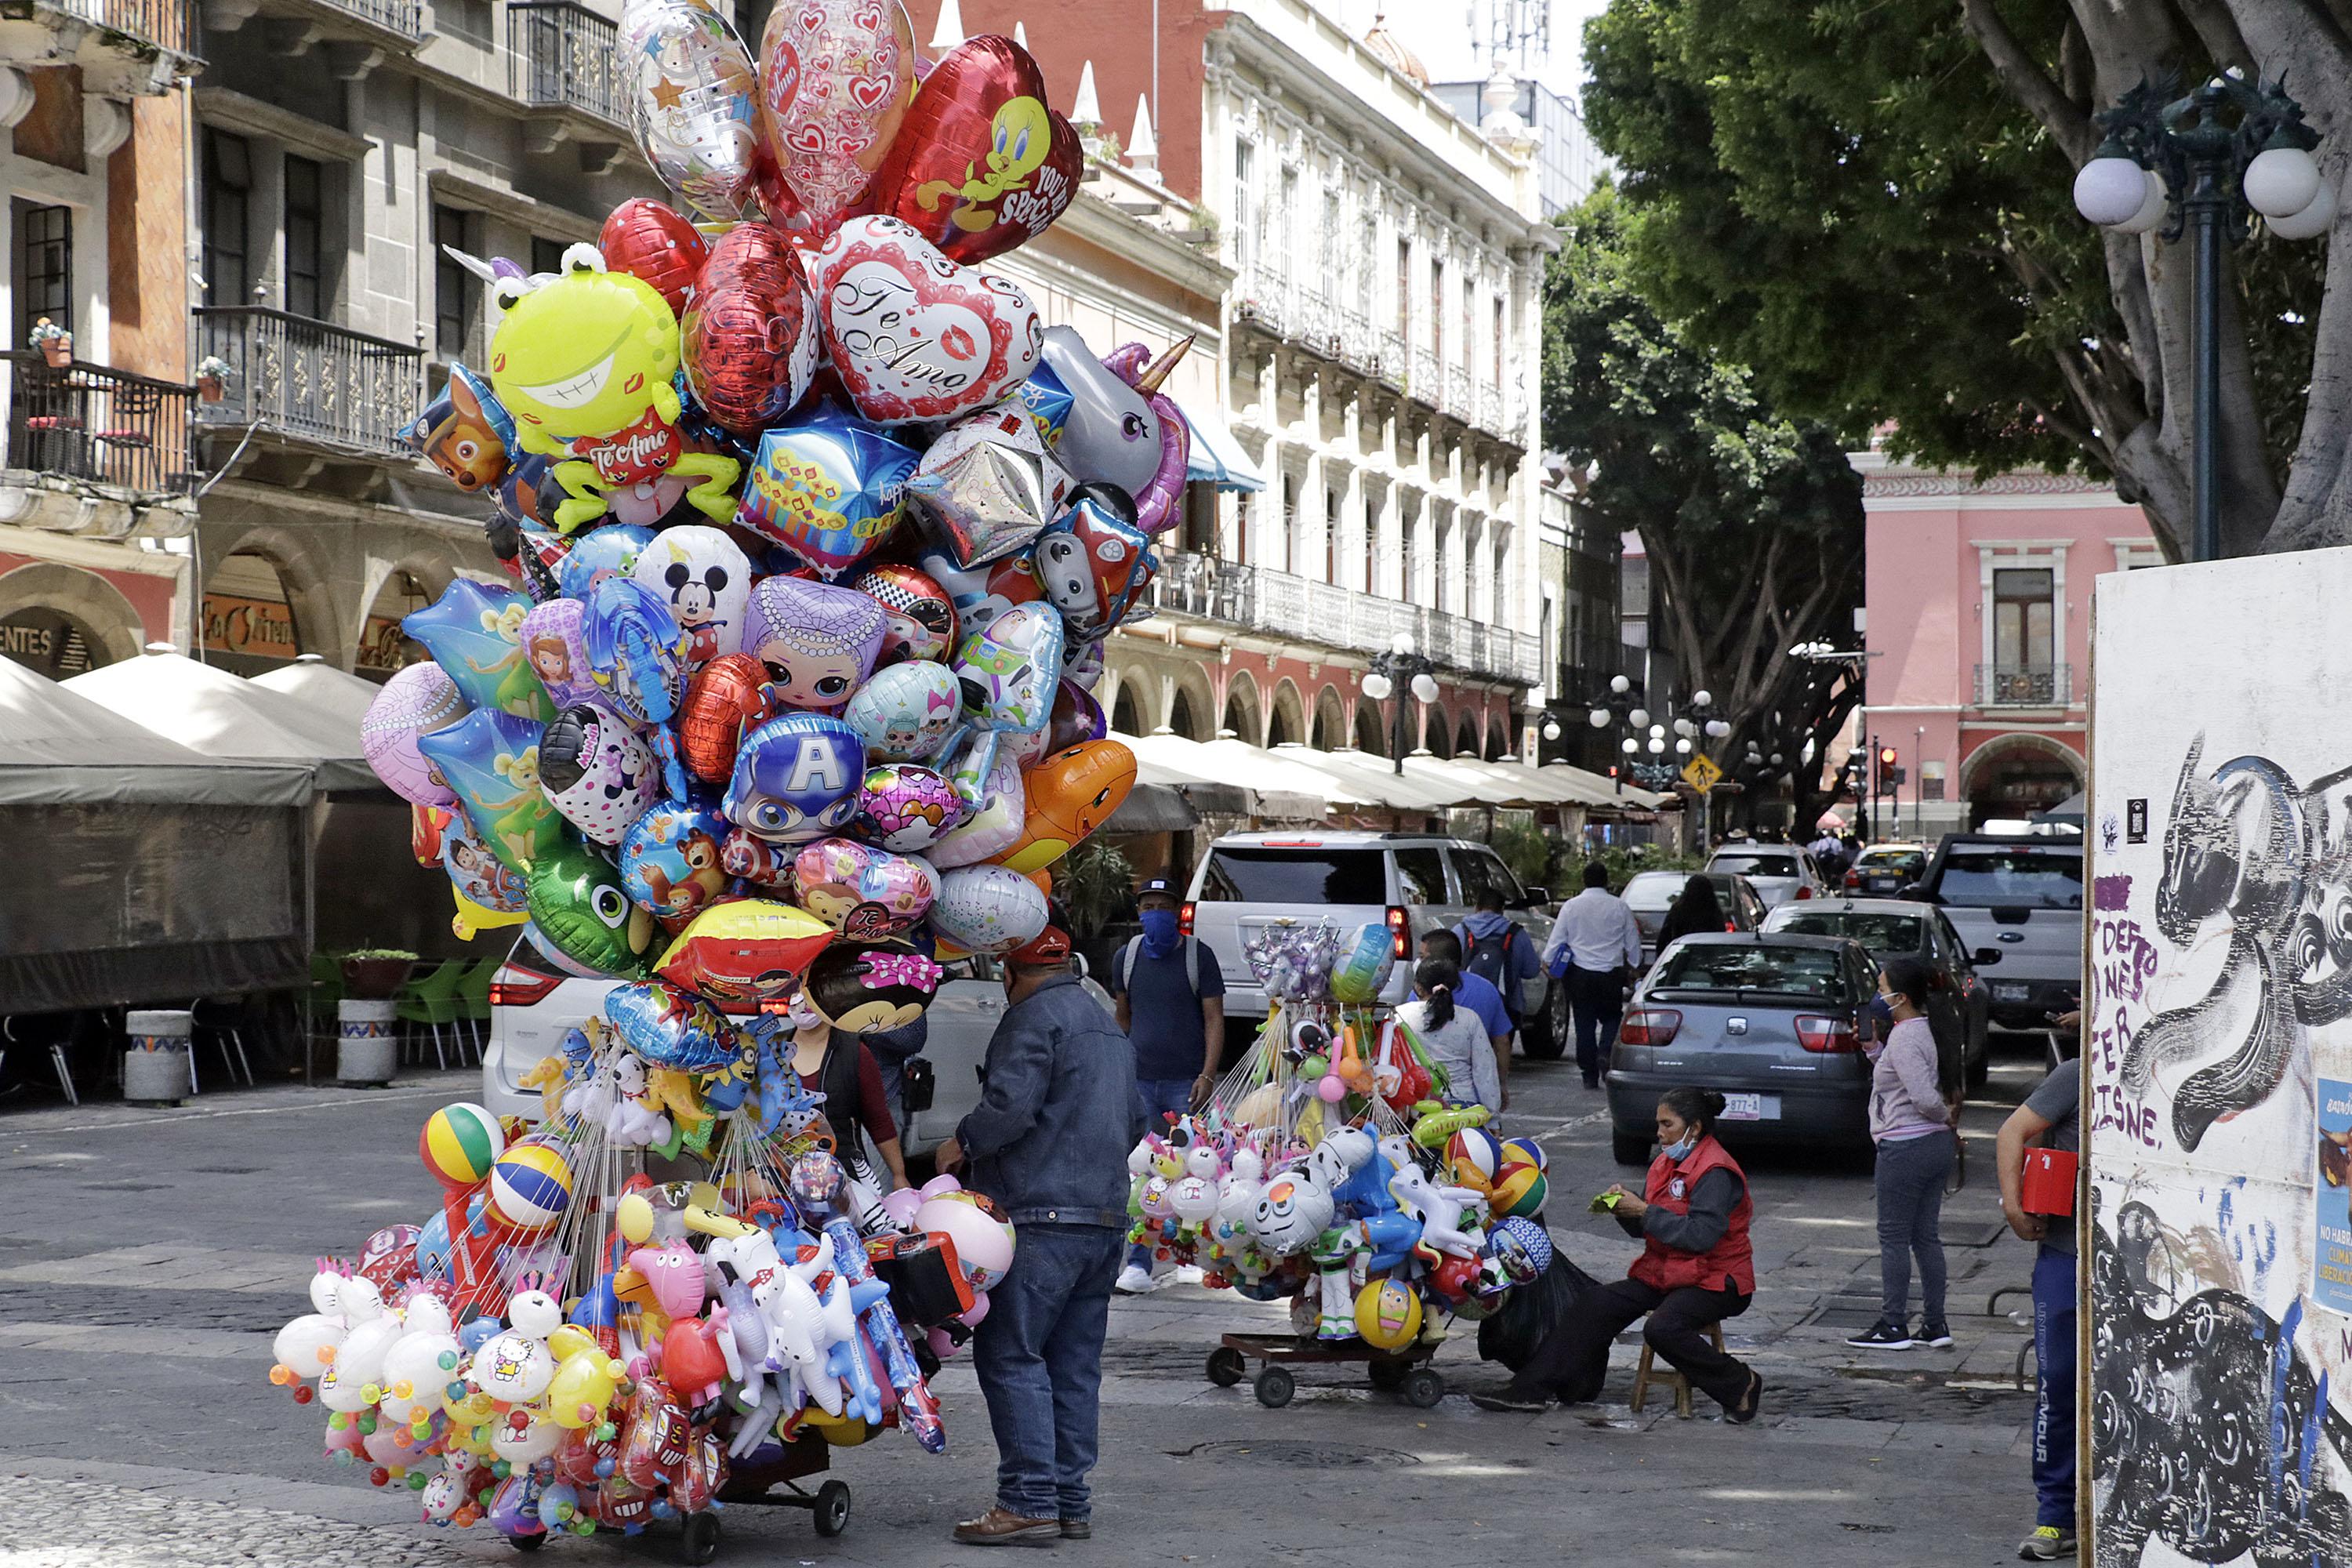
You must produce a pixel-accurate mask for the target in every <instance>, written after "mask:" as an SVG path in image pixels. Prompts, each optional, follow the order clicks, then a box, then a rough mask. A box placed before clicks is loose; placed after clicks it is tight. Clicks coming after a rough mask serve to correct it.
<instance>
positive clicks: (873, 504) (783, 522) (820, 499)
mask: <svg viewBox="0 0 2352 1568" xmlns="http://www.w3.org/2000/svg"><path fill="white" fill-rule="evenodd" d="M915 460H916V454H915V450H914V448H913V447H908V446H904V445H902V444H901V443H899V442H898V441H897V440H895V439H893V438H892V437H891V436H890V434H889V432H887V431H886V430H884V429H883V428H882V427H881V426H878V425H869V424H867V423H866V421H865V420H863V419H860V418H858V417H857V416H856V415H853V414H848V413H845V412H844V411H843V410H841V409H839V408H837V407H835V406H833V405H830V404H827V405H824V407H823V408H821V409H820V410H819V411H818V413H817V414H816V415H815V416H814V417H813V418H810V419H807V420H804V421H803V422H802V423H800V424H797V425H790V426H784V427H782V428H781V429H775V430H771V431H769V432H767V433H766V434H765V435H763V436H761V437H760V449H759V451H758V452H757V453H755V454H754V455H753V457H752V458H751V472H750V474H749V475H748V476H746V478H745V479H744V481H743V501H742V505H741V506H740V508H739V509H738V510H737V511H736V513H735V521H738V522H740V523H742V524H743V525H744V526H745V527H747V528H750V529H752V530H753V531H756V532H758V533H760V534H761V535H763V536H764V537H766V538H769V539H772V540H774V541H775V542H777V543H779V544H782V545H784V546H786V547H787V548H789V549H790V550H792V551H793V552H794V553H796V554H798V555H799V556H800V557H801V559H803V560H804V561H806V562H807V563H809V564H810V565H811V566H814V567H815V568H816V569H817V571H819V572H821V573H823V574H824V575H825V576H826V577H827V578H829V579H830V578H837V577H839V576H840V575H841V574H843V573H844V572H845V571H847V570H848V569H849V568H850V567H852V566H854V565H856V563H858V562H859V561H860V560H862V559H864V557H865V556H866V554H867V553H868V552H871V551H872V550H873V549H874V547H875V546H876V545H877V544H879V543H881V542H882V541H883V540H885V539H887V538H888V537H889V535H890V532H891V531H892V530H893V529H895V528H897V527H898V521H899V519H900V517H901V516H903V515H904V510H903V503H904V501H905V498H906V493H907V479H908V475H910V474H912V473H913V472H914V471H915Z"/></svg>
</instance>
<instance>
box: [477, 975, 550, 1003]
mask: <svg viewBox="0 0 2352 1568" xmlns="http://www.w3.org/2000/svg"><path fill="white" fill-rule="evenodd" d="M561 984H563V977H562V975H560V974H541V973H539V972H537V971H536V970H530V969H517V968H513V967H509V968H506V969H501V970H499V973H498V977H497V978H496V979H494V980H492V981H491V982H490V1005H491V1006H493V1007H536V1006H537V1005H539V1004H541V1002H544V1001H546V1000H547V999H548V998H549V997H550V996H552V995H554V994H555V988H556V987H557V986H559V985H561Z"/></svg>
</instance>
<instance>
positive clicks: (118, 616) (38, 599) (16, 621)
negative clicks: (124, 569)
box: [0, 561, 146, 680]
mask: <svg viewBox="0 0 2352 1568" xmlns="http://www.w3.org/2000/svg"><path fill="white" fill-rule="evenodd" d="M145 641H146V623H145V622H144V621H142V619H141V618H140V615H139V610H138V607H137V606H136V605H132V604H131V601H130V600H129V599H127V598H125V597H124V596H123V594H122V590H121V589H120V588H117V587H116V586H115V585H114V584H111V583H110V582H108V581H107V580H106V579H105V578H103V577H101V576H100V575H99V574H97V573H95V572H85V571H83V570H82V569H81V568H80V567H79V566H67V565H63V564H61V563H58V562H54V561H36V562H33V563H30V564H28V565H24V566H19V567H17V568H16V570H15V571H13V572H6V573H0V656H5V657H6V658H13V659H15V660H16V662H17V663H19V664H22V665H25V666H26V667H27V668H32V669H36V670H38V671H40V673H42V674H43V675H46V676H48V677H50V678H51V679H56V680H64V679H68V678H69V677H72V676H76V675H79V674H81V673H82V672H83V671H84V670H89V669H96V668H99V667H100V665H108V664H112V663H114V662H115V661H116V660H118V659H125V658H137V657H138V654H139V649H140V647H142V645H143V644H144V643H145Z"/></svg>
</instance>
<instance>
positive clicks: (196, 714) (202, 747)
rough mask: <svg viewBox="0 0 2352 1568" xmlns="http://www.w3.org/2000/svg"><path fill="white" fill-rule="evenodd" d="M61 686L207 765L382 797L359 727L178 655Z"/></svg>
mask: <svg viewBox="0 0 2352 1568" xmlns="http://www.w3.org/2000/svg"><path fill="white" fill-rule="evenodd" d="M64 685H65V689H67V690H68V691H70V692H72V693H73V694H74V695H76V696H78V697H85V698H88V699H89V700H91V701H93V702H96V703H98V704H100V706H102V707H106V708H110V709H112V710H114V711H115V712H116V713H117V714H120V715H121V717H122V718H124V719H127V720H129V721H131V722H132V723H134V724H138V725H141V726H142V727H144V728H145V729H148V730H151V731H154V732H155V733H156V734H158V735H161V736H163V738H165V739H166V740H171V741H176V742H179V743H180V744H181V745H183V746H185V747H187V748H188V749H189V750H191V751H195V752H203V753H204V754H205V755H206V756H208V757H233V758H239V759H247V758H251V759H262V760H268V761H282V762H296V763H307V764H309V765H310V767H311V768H312V770H313V771H314V773H315V775H316V778H317V781H318V787H319V788H320V789H321V790H366V791H374V792H382V791H383V787H384V786H383V781H382V780H381V779H378V778H377V777H376V776H375V773H374V771H373V769H371V768H370V767H369V766H368V765H367V762H366V759H365V758H364V757H363V756H362V752H361V748H360V727H359V721H357V720H354V719H344V718H341V717H339V716H338V715H336V714H333V713H330V712H328V711H326V710H323V709H321V708H320V707H318V706H316V705H314V704H312V703H310V702H307V701H304V700H302V699H300V698H297V697H289V696H288V695H287V694H286V693H284V692H282V691H273V690H271V689H268V687H265V686H257V685H256V684H255V683H254V682H252V681H250V680H247V679H244V678H243V677H242V676H236V675H231V674H230V673H229V672H228V671H226V670H225V669H216V668H213V667H212V666H211V665H208V664H199V663H197V662H196V661H195V660H194V659H193V658H185V657H184V656H182V655H180V654H176V653H168V652H155V653H148V654H144V655H142V656H141V657H140V658H127V659H123V660H122V661H121V662H120V663H117V664H110V665H107V666H104V667H103V668H99V669H93V670H91V671H89V673H88V674H87V675H77V676H75V677H74V678H73V679H71V680H68V681H66V682H65V683H64Z"/></svg>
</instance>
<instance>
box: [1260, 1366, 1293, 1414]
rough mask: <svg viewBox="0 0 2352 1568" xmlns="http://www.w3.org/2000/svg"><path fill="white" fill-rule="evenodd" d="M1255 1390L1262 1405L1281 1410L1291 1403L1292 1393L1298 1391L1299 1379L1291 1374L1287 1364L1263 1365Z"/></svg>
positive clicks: (1269, 1408)
mask: <svg viewBox="0 0 2352 1568" xmlns="http://www.w3.org/2000/svg"><path fill="white" fill-rule="evenodd" d="M1297 1392H1298V1380H1297V1378H1295V1377H1293V1376H1291V1375H1290V1369H1289V1368H1288V1367H1286V1366H1265V1367H1261V1368H1259V1369H1258V1374H1257V1384H1256V1386H1255V1393H1256V1394H1257V1402H1258V1403H1259V1404H1260V1405H1265V1407H1266V1408H1267V1409H1268V1410H1279V1409H1281V1408H1282V1407H1283V1406H1284V1405H1287V1404H1289V1403H1290V1396H1291V1395H1292V1394H1296V1393H1297Z"/></svg>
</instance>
